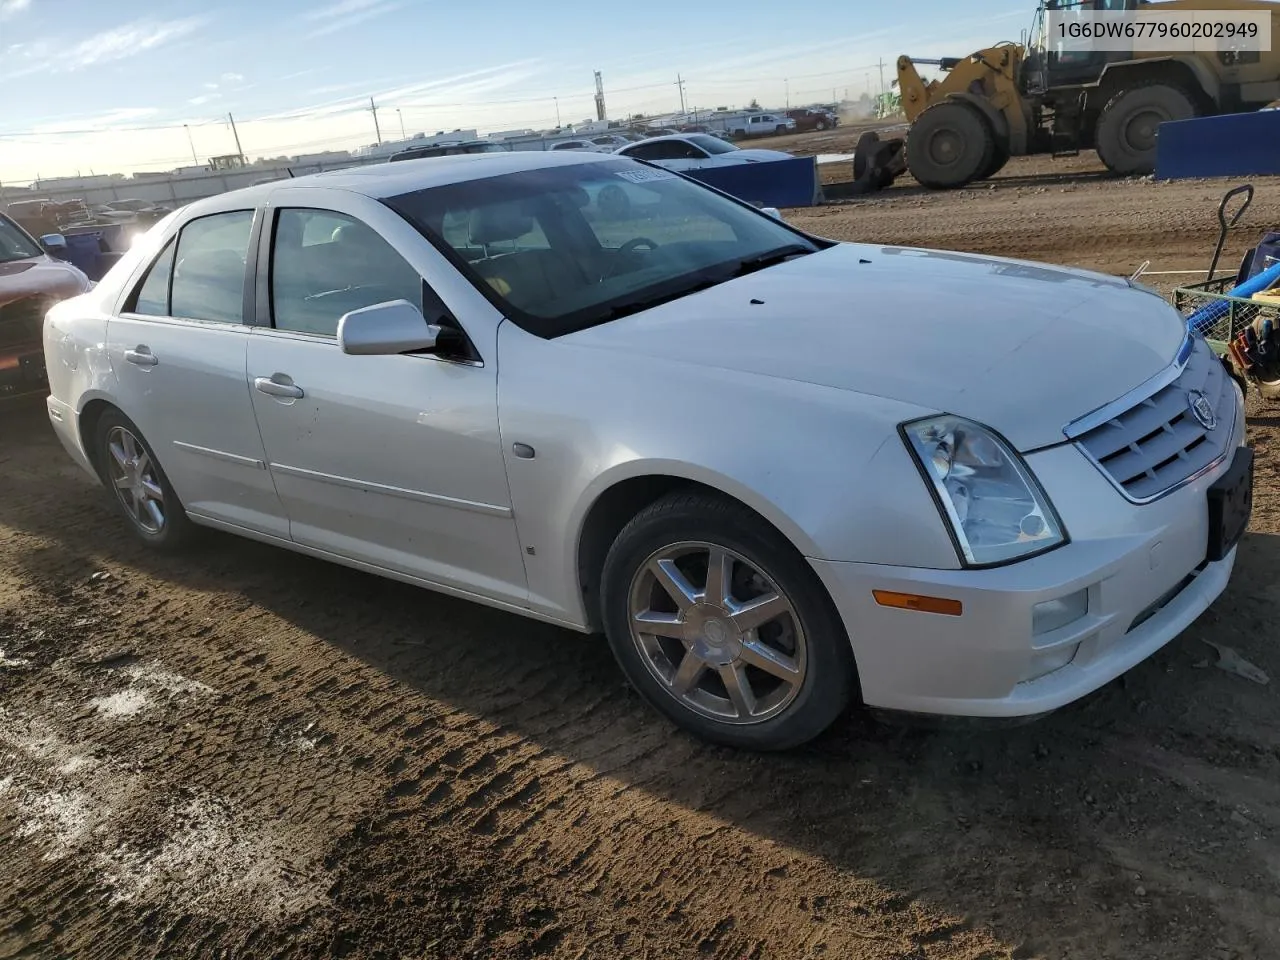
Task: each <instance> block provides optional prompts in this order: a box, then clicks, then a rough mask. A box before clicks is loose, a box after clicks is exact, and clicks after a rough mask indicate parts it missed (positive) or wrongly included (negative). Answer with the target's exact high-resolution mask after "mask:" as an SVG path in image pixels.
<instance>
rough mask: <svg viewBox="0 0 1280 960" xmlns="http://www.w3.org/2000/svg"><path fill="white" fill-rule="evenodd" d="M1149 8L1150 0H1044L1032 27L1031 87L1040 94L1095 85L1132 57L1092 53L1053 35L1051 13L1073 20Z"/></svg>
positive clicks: (1118, 54)
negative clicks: (1116, 63) (1109, 68)
mask: <svg viewBox="0 0 1280 960" xmlns="http://www.w3.org/2000/svg"><path fill="white" fill-rule="evenodd" d="M1145 5H1146V0H1042V2H1041V4H1040V6H1039V8H1038V9H1037V10H1036V21H1035V23H1034V24H1033V26H1032V28H1031V35H1030V44H1029V49H1028V60H1029V63H1028V77H1029V79H1030V84H1029V86H1030V87H1031V88H1033V89H1035V90H1037V92H1043V91H1045V90H1048V89H1050V88H1051V87H1069V86H1075V85H1077V84H1085V83H1093V82H1094V81H1096V80H1097V79H1098V77H1099V76H1100V75H1101V73H1102V69H1103V67H1105V66H1106V65H1107V64H1108V63H1111V62H1113V61H1118V60H1128V59H1130V58H1131V57H1132V54H1129V53H1123V52H1114V51H1113V52H1104V51H1100V50H1089V49H1087V47H1086V45H1085V44H1083V43H1081V42H1080V41H1072V40H1070V39H1069V38H1063V37H1051V36H1049V17H1048V13H1049V12H1050V11H1053V12H1055V13H1056V12H1058V11H1064V12H1065V13H1066V15H1067V16H1068V17H1070V15H1071V13H1072V12H1081V13H1089V12H1097V11H1115V12H1123V11H1125V10H1136V9H1138V8H1139V7H1140V6H1145Z"/></svg>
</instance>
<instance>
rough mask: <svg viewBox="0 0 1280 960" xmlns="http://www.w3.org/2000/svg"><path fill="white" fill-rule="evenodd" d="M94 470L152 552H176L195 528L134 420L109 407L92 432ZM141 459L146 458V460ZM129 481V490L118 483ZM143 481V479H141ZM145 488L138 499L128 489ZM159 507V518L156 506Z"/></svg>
mask: <svg viewBox="0 0 1280 960" xmlns="http://www.w3.org/2000/svg"><path fill="white" fill-rule="evenodd" d="M94 451H95V455H96V458H97V466H98V473H99V476H100V477H101V479H102V482H103V484H104V485H105V486H106V488H107V490H108V491H109V492H110V493H111V500H112V502H113V503H114V504H115V506H116V509H117V510H118V511H119V512H120V514H121V515H122V516H123V517H124V518H125V520H126V521H127V522H128V524H129V529H130V530H132V531H133V533H134V535H135V536H136V537H138V539H140V540H141V541H142V542H143V543H145V544H146V545H147V546H149V547H151V548H152V549H155V550H166V551H167V550H177V549H180V548H182V547H185V546H187V545H189V544H190V543H191V542H192V541H193V540H194V539H195V536H196V534H197V532H198V529H197V527H196V525H195V524H193V523H192V522H191V520H190V518H189V517H188V516H187V511H186V510H185V509H183V506H182V502H181V501H180V500H179V499H178V495H177V494H176V493H174V490H173V486H172V485H171V484H170V483H169V478H168V477H167V476H165V473H164V470H163V468H162V467H161V466H160V461H159V459H157V457H156V455H155V451H154V450H152V449H151V445H150V444H148V443H147V441H146V439H145V438H144V437H143V436H142V431H140V430H139V429H138V428H137V426H135V425H134V423H133V421H132V420H130V419H129V418H128V417H126V416H125V415H124V414H123V413H121V412H120V411H119V410H116V409H114V408H112V409H110V410H107V411H106V412H105V413H103V414H102V416H101V417H99V418H98V424H97V427H96V429H95V431H94ZM144 458H145V460H144ZM125 480H128V481H133V485H132V486H131V487H130V488H126V487H124V486H122V483H123V482H124V481H125ZM143 481H146V482H145V483H144V482H143ZM140 489H141V490H143V491H144V492H142V493H140V494H139V495H140V496H141V497H142V500H141V501H139V500H138V499H137V498H136V497H134V496H133V493H132V491H135V490H140ZM150 503H154V504H156V506H157V507H158V509H159V517H160V519H159V521H157V519H156V518H157V514H156V510H155V509H154V508H151V507H149V506H146V504H150Z"/></svg>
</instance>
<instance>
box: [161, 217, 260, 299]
mask: <svg viewBox="0 0 1280 960" xmlns="http://www.w3.org/2000/svg"><path fill="white" fill-rule="evenodd" d="M252 229H253V211H252V210H235V211H232V212H230V213H215V214H213V215H211V216H208V217H201V218H200V219H198V220H192V221H191V222H190V223H188V224H187V225H186V226H185V227H183V228H182V233H181V234H179V235H178V247H177V254H176V256H175V258H174V267H173V282H172V285H171V294H170V308H169V315H170V316H173V317H182V318H183V319H186V320H201V321H206V322H210V323H243V322H244V274H245V259H246V257H247V256H248V253H249V234H250V232H251V231H252Z"/></svg>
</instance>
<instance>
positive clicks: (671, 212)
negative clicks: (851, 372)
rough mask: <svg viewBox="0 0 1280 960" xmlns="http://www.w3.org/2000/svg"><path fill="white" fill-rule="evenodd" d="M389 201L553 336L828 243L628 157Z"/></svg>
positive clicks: (506, 307) (497, 298)
mask: <svg viewBox="0 0 1280 960" xmlns="http://www.w3.org/2000/svg"><path fill="white" fill-rule="evenodd" d="M386 203H387V204H388V205H389V206H390V207H391V208H392V209H394V210H396V211H397V212H398V213H400V215H401V216H403V217H405V219H407V220H408V221H409V222H410V223H412V224H413V225H414V226H415V227H416V228H417V229H418V230H419V231H420V232H422V233H423V234H424V235H426V236H427V237H428V238H429V239H430V240H431V241H432V242H433V243H434V244H436V246H437V247H439V248H440V249H441V250H442V251H443V252H444V253H445V254H446V255H447V256H448V257H449V258H450V259H451V260H453V262H454V263H455V264H456V265H457V266H458V268H459V269H460V270H462V272H463V273H464V274H465V275H466V276H467V277H468V279H469V280H471V282H472V283H473V284H475V286H476V287H477V288H478V289H479V290H481V292H483V293H484V294H485V295H486V296H488V297H489V298H490V299H491V300H492V301H493V302H494V303H495V304H496V305H497V306H498V307H499V309H501V310H502V311H503V313H504V314H505V315H506V316H508V317H510V318H511V319H512V320H514V321H515V322H516V323H518V324H520V326H522V327H524V328H525V329H526V330H528V331H529V332H531V333H534V334H536V335H538V336H541V337H557V336H561V335H563V334H566V333H571V332H573V331H575V330H581V329H584V328H586V327H590V326H594V325H596V324H599V323H604V322H606V321H609V320H613V319H616V318H618V317H621V316H625V315H626V314H628V313H635V312H637V311H639V310H643V309H646V308H648V307H652V306H656V305H658V304H659V303H663V302H665V301H668V300H674V299H677V298H679V297H682V296H685V295H687V294H689V293H693V292H694V291H696V290H701V289H704V288H706V287H709V286H713V285H715V284H718V283H723V282H725V281H726V280H730V279H733V278H734V277H736V276H741V275H742V274H743V273H745V272H749V271H751V270H756V269H762V268H764V267H767V266H770V265H771V264H772V263H775V262H778V261H780V260H782V259H785V258H787V257H791V256H799V255H803V254H807V253H812V252H814V251H815V250H817V249H818V245H817V244H816V243H815V242H814V241H812V240H810V239H808V238H807V237H805V236H804V235H803V234H800V233H797V232H796V231H794V230H792V229H790V228H789V227H787V226H786V225H785V224H783V223H781V222H779V221H777V220H775V219H773V218H772V217H769V216H767V215H765V214H761V213H757V212H756V211H754V210H752V209H750V208H748V207H744V206H743V205H741V204H739V203H737V202H735V201H733V200H730V199H728V198H727V197H723V196H721V195H719V194H717V193H714V192H712V191H711V190H708V189H706V188H705V187H702V186H700V185H698V184H696V183H694V182H692V181H689V180H686V179H685V178H683V177H681V176H679V175H678V174H675V173H672V172H670V171H668V170H663V169H660V168H656V167H651V166H647V165H644V164H640V163H637V162H635V161H632V160H625V159H618V160H608V161H603V162H600V163H583V164H573V165H570V166H554V167H547V168H543V169H540V170H530V171H526V172H522V173H513V174H507V175H504V176H500V177H490V178H487V179H483V180H471V181H467V182H465V183H457V184H451V185H449V186H444V187H434V188H431V189H428V190H420V191H418V192H416V193H410V194H405V195H403V196H399V197H393V198H391V199H389V200H387V201H386Z"/></svg>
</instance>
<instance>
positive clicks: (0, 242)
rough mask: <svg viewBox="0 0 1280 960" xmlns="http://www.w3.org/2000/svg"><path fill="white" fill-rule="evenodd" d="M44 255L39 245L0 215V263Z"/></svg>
mask: <svg viewBox="0 0 1280 960" xmlns="http://www.w3.org/2000/svg"><path fill="white" fill-rule="evenodd" d="M43 253H44V251H43V250H41V249H40V245H39V244H38V243H36V242H35V241H34V240H32V239H31V237H29V236H28V235H27V232H26V231H25V230H23V229H22V228H21V227H19V226H18V225H17V224H16V223H14V222H13V221H12V220H10V219H9V218H8V217H6V216H5V215H4V214H0V263H11V262H13V261H14V260H29V259H30V258H32V257H38V256H41V255H42V254H43Z"/></svg>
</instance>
